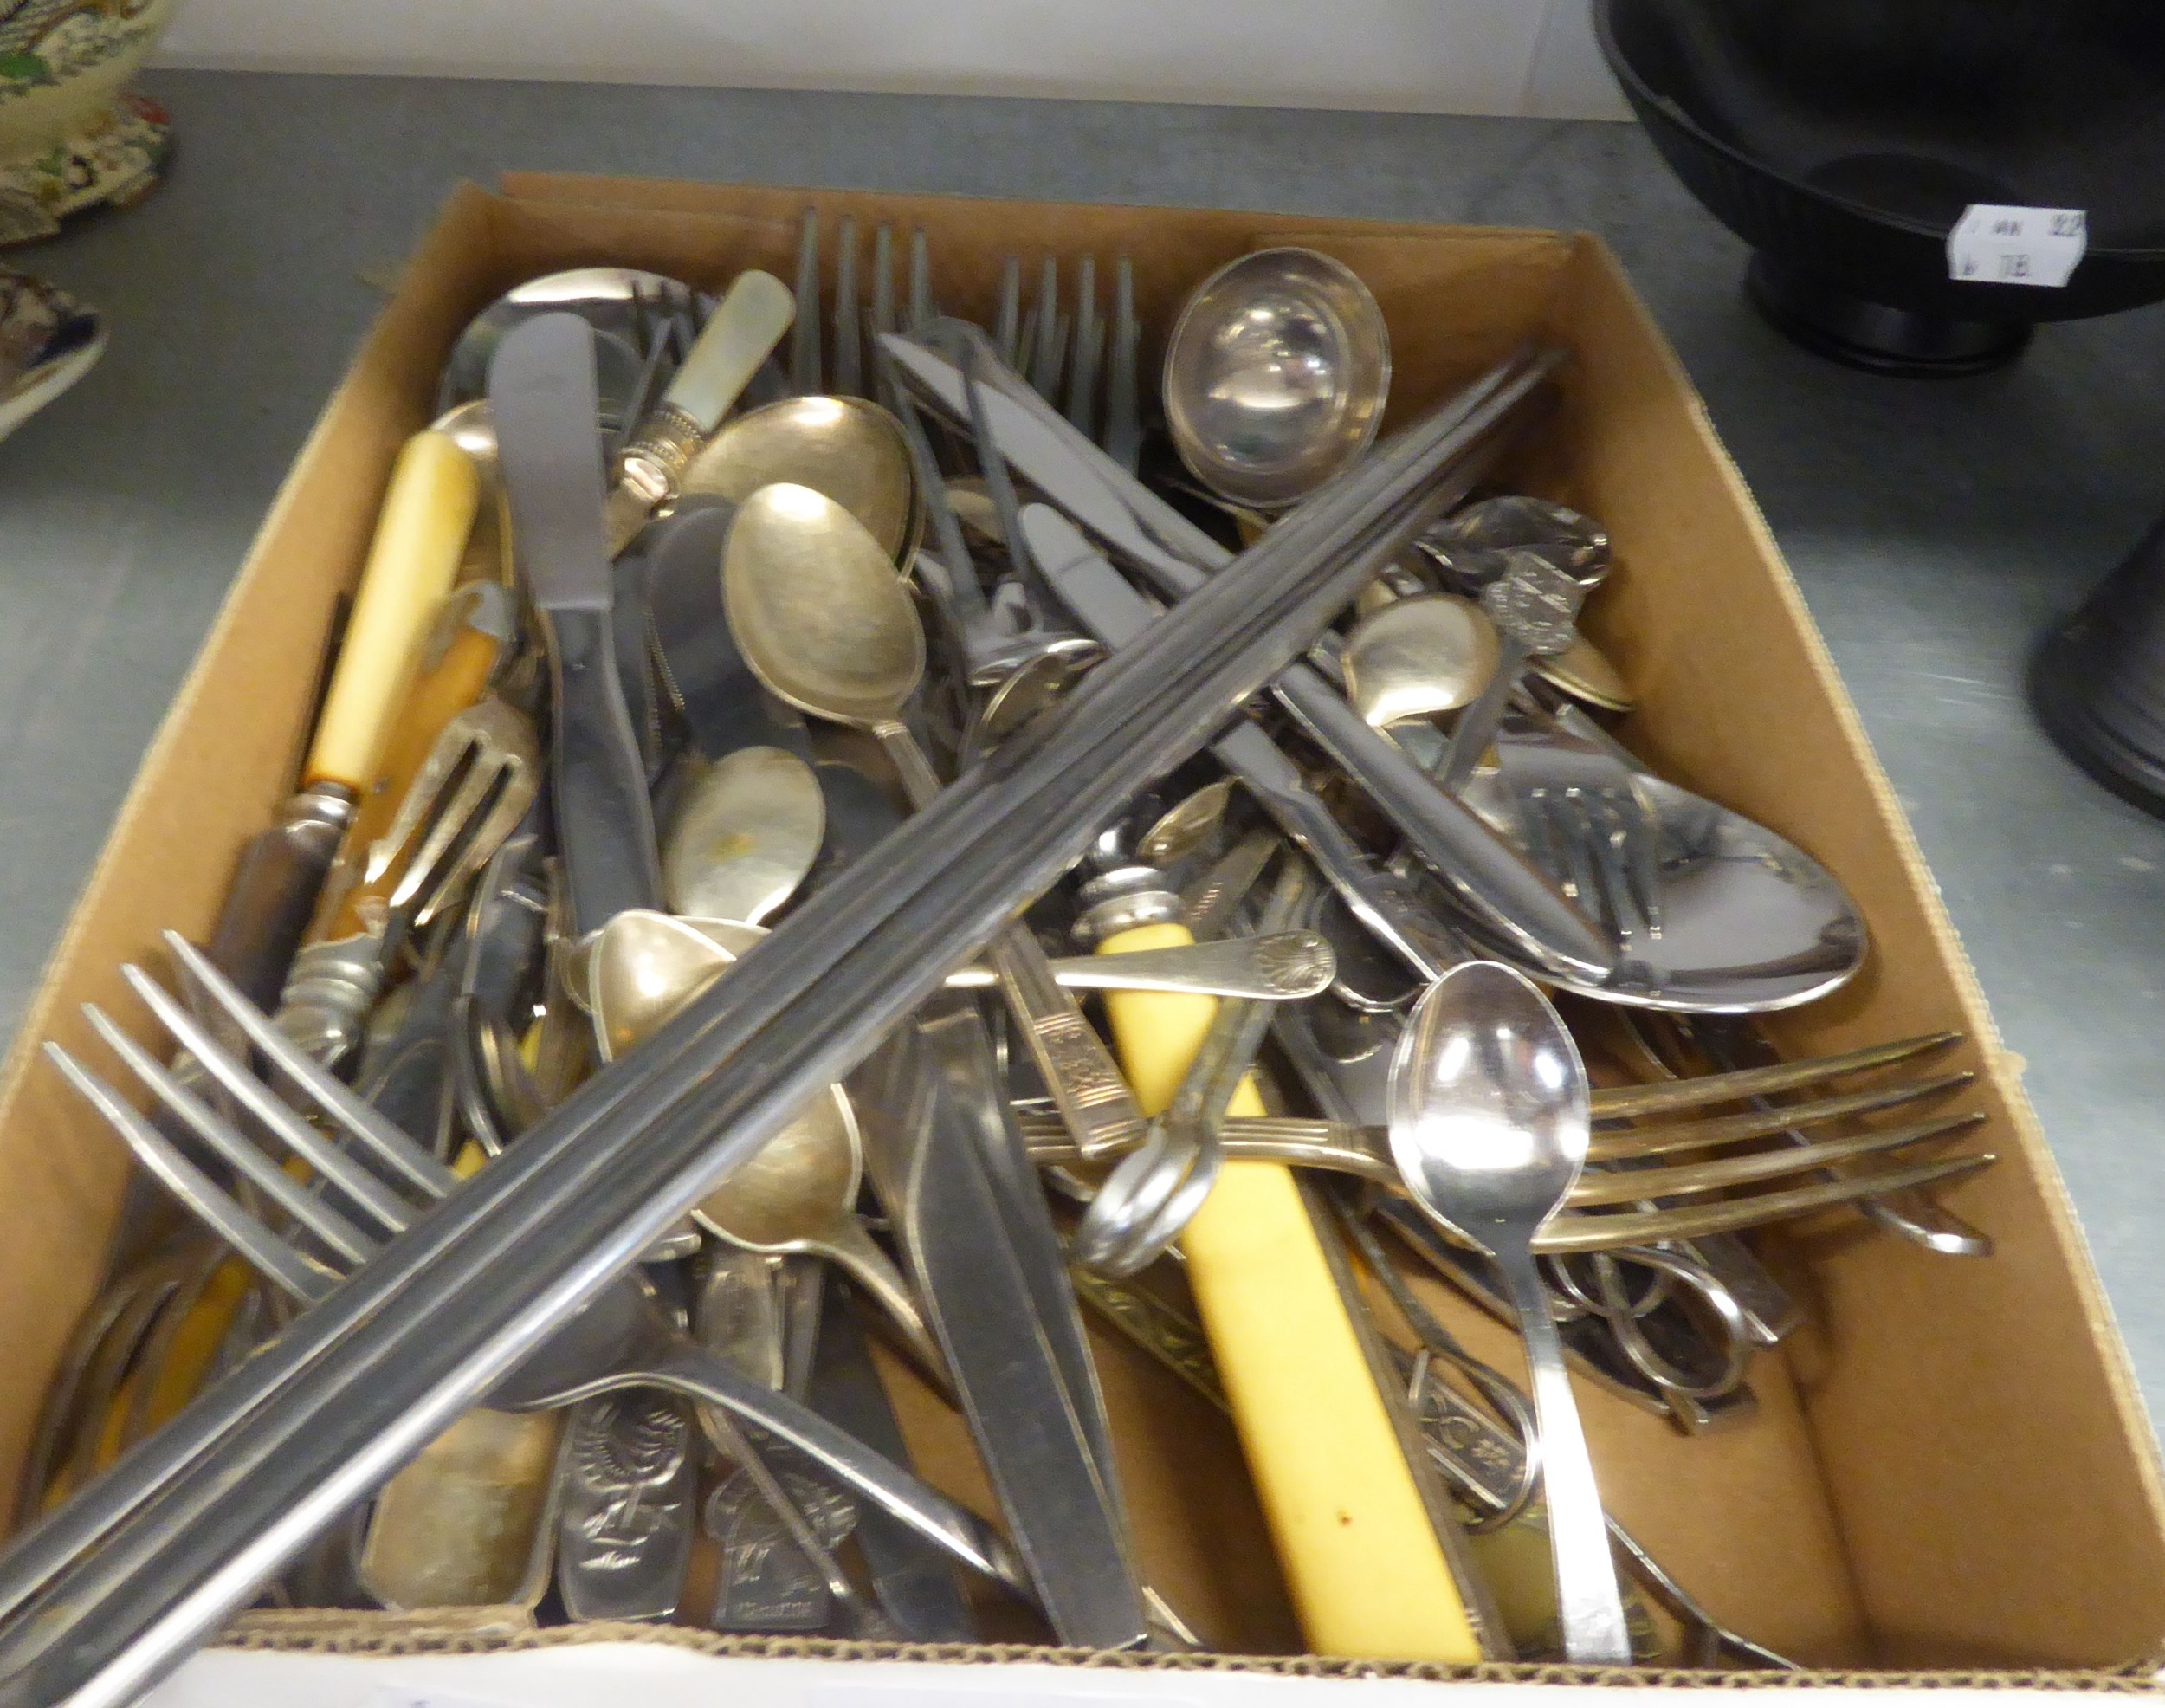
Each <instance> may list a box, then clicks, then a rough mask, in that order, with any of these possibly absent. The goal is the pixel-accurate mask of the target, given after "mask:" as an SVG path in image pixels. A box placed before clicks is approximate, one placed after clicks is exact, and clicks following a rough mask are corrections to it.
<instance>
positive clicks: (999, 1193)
mask: <svg viewBox="0 0 2165 1708" xmlns="http://www.w3.org/2000/svg"><path fill="white" fill-rule="evenodd" d="M917 1030H918V1035H919V1036H920V1037H921V1038H923V1040H924V1043H925V1047H926V1049H927V1051H928V1052H929V1054H930V1056H931V1058H932V1061H933V1064H934V1066H935V1067H936V1068H937V1070H938V1071H939V1073H940V1083H941V1089H942V1090H944V1092H945V1093H946V1095H947V1099H948V1103H949V1107H950V1113H951V1115H952V1117H953V1119H952V1123H951V1124H952V1127H953V1130H954V1131H955V1132H957V1133H966V1134H968V1135H969V1137H970V1139H971V1141H972V1142H973V1147H974V1148H975V1150H976V1152H977V1157H978V1161H979V1164H980V1166H981V1167H982V1168H983V1169H984V1173H985V1179H986V1184H987V1185H988V1186H990V1187H992V1195H993V1197H994V1199H995V1200H997V1202H998V1206H999V1216H1000V1226H1001V1231H1002V1232H1004V1233H1005V1235H1006V1236H1007V1243H1008V1245H1009V1247H1010V1249H1011V1250H1012V1252H1014V1254H1015V1260H1016V1263H1017V1265H1018V1267H1019V1268H1020V1269H1021V1271H1022V1275H1023V1280H1024V1285H1025V1286H1026V1287H1027V1288H1028V1289H1029V1295H1030V1302H1031V1305H1032V1307H1033V1308H1034V1309H1035V1310H1037V1323H1038V1327H1039V1329H1040V1330H1041V1331H1042V1332H1043V1334H1044V1338H1045V1343H1046V1345H1047V1346H1048V1347H1049V1348H1050V1349H1051V1352H1052V1355H1053V1358H1054V1360H1055V1361H1056V1362H1057V1363H1058V1365H1059V1367H1060V1375H1061V1379H1062V1381H1063V1382H1065V1384H1066V1386H1067V1390H1068V1403H1069V1405H1070V1407H1072V1408H1073V1410H1074V1412H1075V1415H1076V1420H1077V1421H1078V1422H1079V1423H1080V1424H1081V1425H1082V1427H1083V1433H1084V1434H1085V1435H1086V1436H1087V1437H1088V1438H1089V1443H1090V1452H1091V1454H1092V1456H1093V1457H1094V1458H1095V1459H1096V1460H1097V1469H1098V1478H1099V1480H1100V1481H1101V1482H1102V1484H1103V1485H1104V1487H1105V1488H1106V1490H1107V1491H1108V1495H1109V1496H1110V1497H1111V1498H1115V1499H1116V1498H1117V1491H1118V1488H1119V1484H1118V1481H1117V1475H1116V1471H1115V1465H1114V1462H1113V1432H1112V1426H1111V1424H1110V1423H1109V1422H1108V1421H1107V1419H1106V1416H1105V1395H1104V1394H1103V1392H1102V1390H1101V1389H1100V1388H1099V1386H1098V1381H1097V1366H1096V1365H1095V1364H1094V1363H1093V1362H1091V1360H1090V1349H1089V1339H1088V1337H1087V1336H1085V1334H1084V1331H1083V1315H1082V1312H1081V1311H1080V1310H1077V1309H1076V1300H1075V1288H1074V1285H1073V1284H1072V1283H1071V1282H1070V1280H1069V1278H1068V1265H1067V1255H1066V1253H1065V1252H1063V1250H1062V1248H1061V1245H1060V1236H1059V1233H1058V1232H1057V1230H1056V1229H1055V1228H1054V1226H1053V1223H1052V1211H1051V1209H1050V1207H1049V1206H1048V1205H1047V1204H1046V1202H1045V1194H1044V1187H1041V1186H1039V1185H1038V1184H1037V1169H1036V1168H1035V1167H1034V1166H1033V1165H1032V1163H1031V1160H1030V1147H1029V1146H1028V1145H1027V1144H1025V1143H1024V1141H1023V1135H1022V1129H1020V1128H1019V1127H1018V1126H1017V1125H1016V1124H1015V1112H1014V1110H1012V1109H1011V1108H1010V1107H1009V1105H1008V1102H1007V1099H1006V1098H1005V1097H1002V1096H1001V1095H1000V1092H999V1090H998V1087H999V1085H1000V1084H1001V1080H1000V1073H999V1064H998V1060H997V1059H996V1058H994V1056H993V1054H992V1038H991V1036H990V1035H989V1034H988V1033H987V1032H986V1026H985V1017H984V1015H983V1014H982V1013H979V1010H978V1008H977V1007H976V1006H975V1005H974V1004H973V1003H967V1002H958V1003H955V1004H953V1005H952V1006H951V1007H950V1008H949V1010H948V1012H947V1013H942V1014H940V1015H939V1016H937V1017H936V1018H934V1019H926V1020H922V1021H921V1022H920V1023H919V1025H918V1029H917Z"/></svg>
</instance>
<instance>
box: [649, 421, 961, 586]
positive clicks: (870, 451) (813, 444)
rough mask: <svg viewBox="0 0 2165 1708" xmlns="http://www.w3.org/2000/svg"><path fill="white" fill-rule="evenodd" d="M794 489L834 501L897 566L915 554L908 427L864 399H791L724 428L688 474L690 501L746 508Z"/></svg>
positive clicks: (917, 519)
mask: <svg viewBox="0 0 2165 1708" xmlns="http://www.w3.org/2000/svg"><path fill="white" fill-rule="evenodd" d="M778 481H779V482H792V483H794V484H796V485H798V486H805V487H809V488H811V489H812V490H813V491H815V492H818V493H824V495H826V496H827V497H829V498H830V499H832V500H833V501H835V502H836V503H837V504H839V505H840V506H841V507H842V508H843V509H845V510H847V511H848V512H849V513H850V514H851V515H853V516H855V517H856V519H857V521H860V522H861V523H863V525H864V528H865V531H866V532H867V533H869V534H871V536H872V537H873V538H874V539H875V540H878V541H879V542H880V546H881V548H882V550H883V551H884V552H885V553H887V556H888V559H889V562H890V563H891V564H895V565H902V564H907V563H908V561H909V560H910V559H911V558H912V557H913V556H914V555H915V553H916V545H917V538H918V535H919V533H920V531H921V508H920V506H919V503H918V497H917V491H916V484H915V482H914V479H913V478H912V476H911V473H910V459H909V443H908V440H907V439H905V438H904V437H902V424H901V423H899V422H898V421H896V420H895V417H893V416H891V415H889V413H888V412H887V411H885V410H883V409H882V408H881V407H880V406H879V405H878V404H875V403H869V402H867V401H866V400H865V399H863V398H785V399H784V400H783V401H782V402H780V403H776V404H767V405H766V406H765V407H764V408H761V409H755V410H751V411H746V413H745V414H743V415H740V416H738V417H735V418H734V420H732V421H729V422H727V423H725V424H723V426H722V429H721V431H720V432H718V433H716V434H715V435H714V437H713V438H711V439H709V440H708V442H707V443H706V444H705V445H704V446H702V447H701V450H700V451H699V453H698V455H697V456H695V457H693V459H692V462H691V466H690V467H689V468H688V469H686V470H685V471H684V476H683V479H682V482H681V483H680V489H681V491H682V493H683V495H685V496H687V497H692V496H711V497H718V498H726V499H727V500H729V501H731V502H732V503H735V504H741V503H743V502H744V501H745V500H746V499H748V498H749V497H751V496H752V495H753V493H755V492H757V491H758V490H759V488H761V487H765V486H771V485H772V484H774V483H775V482H778Z"/></svg>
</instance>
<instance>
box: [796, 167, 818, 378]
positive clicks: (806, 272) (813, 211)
mask: <svg viewBox="0 0 2165 1708" xmlns="http://www.w3.org/2000/svg"><path fill="white" fill-rule="evenodd" d="M789 383H790V389H791V390H792V391H795V392H796V393H797V395H798V397H800V398H810V397H814V396H817V395H818V391H819V210H818V208H806V209H805V219H804V223H803V225H802V226H801V227H800V228H799V229H798V234H797V318H796V319H795V320H792V321H791V322H790V340H789Z"/></svg>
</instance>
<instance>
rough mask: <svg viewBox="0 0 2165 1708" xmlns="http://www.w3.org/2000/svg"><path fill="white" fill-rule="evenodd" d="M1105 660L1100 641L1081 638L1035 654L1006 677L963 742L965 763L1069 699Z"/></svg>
mask: <svg viewBox="0 0 2165 1708" xmlns="http://www.w3.org/2000/svg"><path fill="white" fill-rule="evenodd" d="M1104 657H1105V649H1104V648H1103V647H1102V646H1100V645H1099V644H1097V643H1096V642H1095V641H1094V640H1084V639H1083V638H1082V637H1079V636H1077V637H1073V638H1070V639H1067V640H1063V641H1058V642H1056V643H1055V644H1051V645H1049V646H1047V647H1046V648H1044V650H1042V651H1039V652H1034V653H1032V654H1031V656H1030V657H1027V658H1025V659H1024V661H1023V662H1022V663H1020V664H1018V665H1017V666H1016V667H1015V668H1014V669H1013V670H1011V671H1009V672H1008V674H1007V675H1006V676H1004V677H1003V678H1001V680H1000V683H999V686H998V687H997V688H995V689H993V690H992V693H991V694H990V695H987V696H986V702H985V704H984V706H983V707H982V708H979V711H978V714H977V715H976V716H975V717H973V718H972V719H971V721H970V728H969V730H968V732H967V733H966V734H965V736H964V738H963V743H962V756H963V763H964V764H966V765H968V764H972V763H974V762H975V761H976V760H980V759H983V758H984V757H985V756H986V754H990V753H992V751H993V750H994V749H995V748H997V747H998V746H999V745H1000V743H1001V742H1003V741H1005V740H1007V738H1008V737H1009V736H1011V735H1012V734H1014V733H1015V732H1016V731H1017V730H1018V729H1020V728H1023V727H1024V725H1025V724H1027V723H1029V722H1030V721H1031V720H1033V719H1034V718H1036V717H1037V716H1038V715H1040V714H1042V713H1044V712H1047V711H1050V709H1051V708H1053V707H1054V706H1056V705H1057V704H1058V703H1059V702H1061V701H1063V700H1064V699H1066V698H1067V696H1068V695H1069V694H1070V693H1071V692H1072V691H1073V690H1074V689H1075V688H1076V685H1077V684H1078V683H1081V682H1082V680H1083V677H1084V676H1088V675H1089V673H1090V669H1091V667H1092V666H1093V665H1095V664H1096V663H1100V662H1101V661H1102V659H1103V658H1104Z"/></svg>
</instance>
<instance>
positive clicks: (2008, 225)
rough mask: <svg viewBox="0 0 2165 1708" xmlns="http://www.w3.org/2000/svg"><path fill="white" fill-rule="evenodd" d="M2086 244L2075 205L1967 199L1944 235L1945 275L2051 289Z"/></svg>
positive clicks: (2083, 219) (2085, 223)
mask: <svg viewBox="0 0 2165 1708" xmlns="http://www.w3.org/2000/svg"><path fill="white" fill-rule="evenodd" d="M2089 246H2090V221H2089V218H2088V217H2087V216H2086V215H2085V214H2084V212H2083V210H2081V209H2080V208H2007V207H2000V206H1998V205H1997V204H1994V203H1991V202H1973V203H1971V204H1970V205H1969V206H1968V208H1967V209H1966V210H1964V211H1963V214H1962V217H1961V218H1960V219H1958V220H1957V221H1955V229H1954V230H1952V231H1950V232H1949V233H1948V234H1947V276H1948V277H1949V278H1950V279H1956V280H1960V281H1964V282H1966V283H1969V284H1979V285H2043V286H2045V287H2046V288H2048V289H2053V290H2057V289H2058V288H2059V287H2060V286H2062V285H2065V283H2066V282H2067V278H2068V275H2070V274H2071V273H2072V272H2073V271H2074V270H2075V263H2076V262H2078V261H2080V260H2081V259H2082V258H2083V251H2084V249H2087V248H2088V247H2089Z"/></svg>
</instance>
